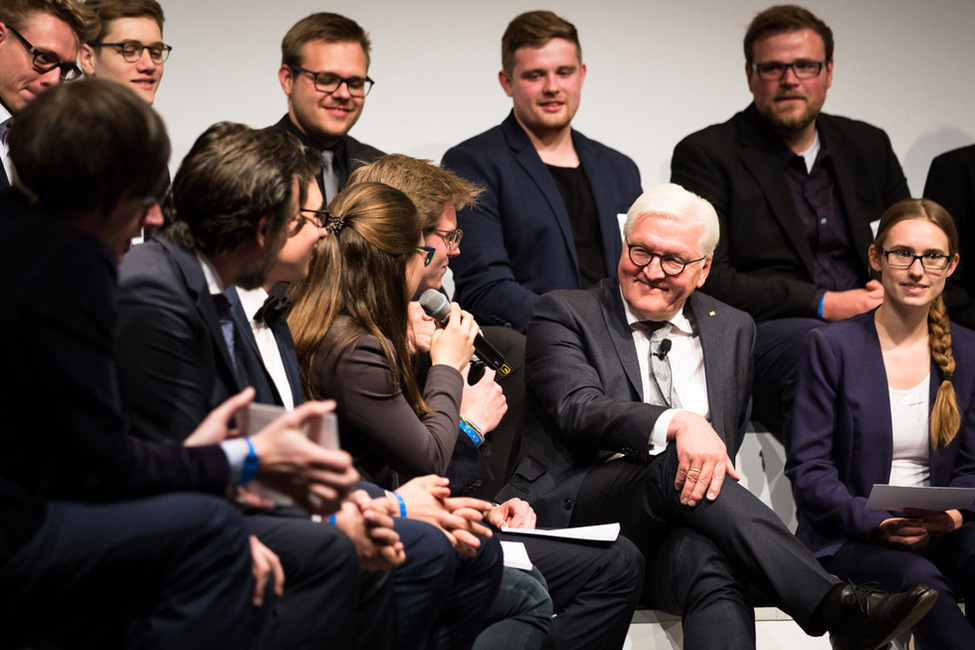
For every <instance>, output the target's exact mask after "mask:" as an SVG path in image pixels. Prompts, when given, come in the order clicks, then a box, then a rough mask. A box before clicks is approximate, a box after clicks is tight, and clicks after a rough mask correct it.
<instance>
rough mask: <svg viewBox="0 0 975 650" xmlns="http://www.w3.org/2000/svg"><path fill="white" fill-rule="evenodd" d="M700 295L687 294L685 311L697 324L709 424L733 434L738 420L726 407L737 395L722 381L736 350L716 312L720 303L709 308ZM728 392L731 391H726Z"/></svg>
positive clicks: (726, 382)
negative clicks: (688, 296) (706, 392)
mask: <svg viewBox="0 0 975 650" xmlns="http://www.w3.org/2000/svg"><path fill="white" fill-rule="evenodd" d="M703 302H704V301H703V300H702V298H701V296H700V295H699V294H698V293H697V292H695V293H692V294H691V295H690V298H688V300H687V305H686V306H685V307H684V313H685V315H686V316H687V317H688V319H689V320H690V321H691V322H692V323H694V326H695V327H696V328H697V335H698V339H699V340H700V341H701V352H702V354H703V355H704V376H705V381H706V383H707V388H708V410H709V411H710V412H711V426H712V427H713V428H714V430H715V431H717V432H718V433H719V434H721V437H722V438H725V435H734V433H735V431H736V430H737V427H738V423H737V422H736V421H735V420H734V416H733V415H732V414H729V413H728V412H727V409H729V408H732V407H734V405H735V404H736V403H737V401H738V396H737V395H736V394H735V392H734V388H735V387H734V385H733V384H732V383H729V382H728V381H725V379H726V378H728V377H731V376H733V375H732V374H730V373H732V372H733V370H734V363H735V350H734V348H733V347H732V346H731V345H730V341H729V340H728V339H727V337H726V333H727V332H726V330H725V328H723V327H722V321H723V319H722V317H721V314H720V313H719V312H720V310H721V308H722V306H721V305H713V308H711V309H709V308H707V307H706V306H705V305H703V304H702V303H703ZM729 392H730V394H729Z"/></svg>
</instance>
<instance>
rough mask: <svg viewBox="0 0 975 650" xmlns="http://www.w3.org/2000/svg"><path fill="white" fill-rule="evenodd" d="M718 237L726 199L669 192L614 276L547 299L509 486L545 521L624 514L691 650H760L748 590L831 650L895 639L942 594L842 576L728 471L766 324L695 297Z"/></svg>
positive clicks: (657, 199)
mask: <svg viewBox="0 0 975 650" xmlns="http://www.w3.org/2000/svg"><path fill="white" fill-rule="evenodd" d="M717 241H718V218H717V215H716V213H715V211H714V208H713V207H711V205H710V204H709V203H708V202H707V201H704V200H703V199H701V198H700V197H698V196H696V195H693V194H691V193H690V192H687V191H686V190H684V189H683V188H681V187H680V186H677V185H661V186H658V187H656V188H653V189H651V190H650V191H648V192H646V193H645V194H643V195H642V196H641V197H640V198H639V199H637V201H636V203H634V204H633V206H632V207H631V208H630V210H629V212H628V214H627V220H626V224H625V226H624V252H623V255H622V256H621V257H620V262H619V269H618V277H617V278H612V279H607V280H604V281H603V282H601V283H600V284H598V285H596V286H595V287H593V288H591V289H589V290H586V291H555V292H552V293H550V294H546V295H545V296H543V297H542V298H540V299H539V301H538V303H537V305H536V308H535V312H534V314H533V316H532V320H531V321H530V322H529V326H528V342H527V351H526V365H527V382H528V400H529V401H528V406H527V408H526V424H525V428H524V430H523V434H522V435H523V441H522V450H523V455H522V459H521V461H520V463H519V466H518V468H517V469H516V471H515V476H514V478H513V479H512V481H511V483H510V484H509V485H508V486H507V487H506V488H505V489H504V490H502V493H501V495H499V496H501V497H504V498H508V497H510V496H522V497H524V498H525V499H526V500H528V501H529V502H530V503H531V504H532V505H533V507H534V508H535V510H536V512H537V515H538V522H539V524H540V525H543V526H566V525H570V524H571V525H589V524H599V523H607V522H613V521H618V522H620V523H621V527H622V531H621V532H622V533H623V534H624V535H626V536H627V537H629V538H630V539H631V540H632V541H633V542H635V543H636V544H637V546H638V547H640V549H641V550H642V551H643V553H644V556H645V558H646V560H647V566H648V571H647V582H646V586H645V590H644V600H645V601H647V602H649V603H651V604H653V605H654V606H656V607H659V608H661V609H664V610H667V611H670V612H672V613H675V614H679V615H681V616H683V617H684V647H685V648H712V649H713V648H714V647H720V648H748V647H754V645H755V632H754V624H753V610H752V604H751V597H750V590H751V588H757V589H758V590H760V591H761V592H762V593H763V594H764V596H765V597H767V598H768V599H770V600H771V601H772V602H773V603H774V604H776V605H777V606H779V607H781V608H782V609H783V610H785V611H786V612H788V613H789V614H791V615H792V616H793V618H795V620H796V622H797V623H798V624H799V625H800V626H802V628H803V629H804V630H805V631H807V632H808V633H810V634H823V633H824V632H825V631H829V632H830V633H831V634H832V642H833V645H834V647H835V648H868V647H869V648H875V647H876V648H879V647H884V645H885V644H886V643H887V639H889V638H890V637H891V636H896V634H898V633H899V632H898V630H901V631H902V630H904V629H906V626H907V625H908V623H909V621H911V620H915V621H916V620H917V619H918V618H920V616H921V615H923V613H924V612H926V611H927V609H928V607H929V606H930V603H931V602H933V600H932V597H931V595H930V593H931V592H930V590H928V589H927V588H920V587H919V588H917V589H916V590H915V591H914V592H908V593H906V594H901V595H896V596H890V595H889V594H884V593H882V592H870V591H869V590H865V589H863V588H861V587H856V586H854V585H843V584H842V583H840V582H839V580H838V579H837V578H835V577H834V576H830V575H828V574H827V573H826V572H825V571H824V570H823V569H822V567H820V565H819V563H818V562H817V561H816V560H815V558H813V557H812V555H811V554H810V553H809V552H808V551H807V550H806V548H805V547H804V546H803V545H802V544H801V543H800V542H799V541H798V540H797V539H796V538H795V537H794V536H793V535H792V534H791V533H790V532H789V531H788V529H786V528H785V526H784V525H783V524H782V522H781V520H779V519H778V517H777V516H776V515H775V514H774V513H773V512H772V511H771V510H769V509H768V508H767V507H766V506H765V505H764V504H762V503H761V502H760V501H759V500H758V499H757V498H755V497H754V496H753V495H752V494H751V493H749V492H748V491H747V490H746V489H745V488H743V487H741V486H740V485H738V484H737V483H736V482H735V481H734V480H725V479H726V477H731V478H732V479H737V478H738V475H737V473H736V472H735V469H734V467H733V465H732V463H731V460H730V458H729V454H730V455H734V452H735V451H736V450H737V446H738V443H739V442H740V436H739V432H740V431H741V430H742V427H743V425H744V423H745V422H746V421H747V416H748V406H747V404H748V394H749V384H750V380H751V348H752V341H753V337H754V331H755V330H754V324H753V323H752V320H751V318H750V317H749V316H748V315H747V314H745V313H743V312H740V311H738V310H736V309H734V308H732V307H729V306H727V305H725V304H724V303H721V302H718V301H717V300H714V299H713V298H710V297H708V296H704V295H700V294H695V293H694V291H695V290H696V289H697V288H699V287H700V286H701V285H703V284H704V282H705V280H706V279H707V276H708V273H709V272H710V270H711V266H712V255H713V253H714V248H715V245H716V244H717ZM854 594H860V595H861V596H863V597H864V598H866V600H868V601H870V603H871V609H869V612H870V614H869V615H866V614H862V613H860V612H859V610H858V609H857V608H856V607H852V606H850V605H849V604H848V603H849V602H850V601H852V600H855V596H854ZM715 621H720V624H721V629H722V635H721V638H720V639H716V638H715V637H714V635H713V634H710V633H709V632H707V630H708V629H709V628H711V626H713V625H714V624H715ZM868 630H869V631H868Z"/></svg>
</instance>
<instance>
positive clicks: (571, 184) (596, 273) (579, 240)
mask: <svg viewBox="0 0 975 650" xmlns="http://www.w3.org/2000/svg"><path fill="white" fill-rule="evenodd" d="M545 166H546V167H548V170H549V173H551V174H552V178H554V179H555V184H556V185H557V186H558V188H559V193H560V194H561V195H562V201H563V202H564V203H565V209H566V210H567V211H568V213H569V223H570V224H571V225H572V238H573V240H575V246H576V257H577V258H578V260H579V286H580V288H582V289H588V288H589V287H591V286H592V285H594V284H596V283H597V282H599V281H600V280H602V279H603V278H605V277H606V259H605V257H604V256H603V236H602V232H601V231H600V229H599V214H598V213H597V212H596V201H595V200H594V199H593V197H592V188H591V187H589V179H588V178H586V172H585V171H583V169H582V166H581V165H580V166H579V167H556V166H554V165H545Z"/></svg>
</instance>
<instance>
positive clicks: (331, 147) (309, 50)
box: [274, 12, 383, 205]
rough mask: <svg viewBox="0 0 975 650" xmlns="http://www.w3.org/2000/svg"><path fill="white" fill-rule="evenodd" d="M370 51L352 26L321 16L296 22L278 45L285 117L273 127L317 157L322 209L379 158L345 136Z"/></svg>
mask: <svg viewBox="0 0 975 650" xmlns="http://www.w3.org/2000/svg"><path fill="white" fill-rule="evenodd" d="M371 47H372V43H371V42H370V40H369V35H368V34H367V33H366V32H365V31H364V30H363V29H362V27H360V26H359V24H358V23H356V22H355V21H354V20H352V19H350V18H346V17H345V16H340V15H338V14H333V13H326V12H320V13H314V14H311V15H310V16H308V17H306V18H302V19H301V20H299V21H298V22H297V23H295V24H294V26H292V27H291V29H289V30H288V33H287V34H285V36H284V39H283V40H282V41H281V67H280V68H279V69H278V81H279V82H281V90H283V91H284V94H285V95H287V96H288V114H287V115H285V116H284V117H282V118H281V120H280V121H279V122H278V123H277V124H275V125H274V127H275V128H278V129H283V130H285V131H288V132H289V133H292V134H294V135H296V136H298V138H299V139H300V140H301V141H302V143H303V144H304V145H305V146H307V147H310V148H312V149H313V150H315V151H317V152H318V153H319V154H320V155H321V157H322V167H321V171H320V173H318V174H316V176H315V178H317V179H318V187H319V189H320V190H321V191H322V195H323V196H324V197H325V204H326V205H328V204H329V203H331V201H332V199H334V198H335V195H336V194H338V193H339V192H340V191H341V190H342V189H343V188H344V187H345V184H346V182H347V181H348V178H349V174H351V173H352V172H353V171H355V169H356V168H357V167H358V166H359V165H361V164H362V163H364V162H370V161H372V160H375V159H376V158H378V157H379V156H381V155H383V152H382V151H379V150H378V149H376V148H375V147H370V146H369V145H367V144H363V143H362V142H359V141H358V140H356V139H355V138H353V137H352V136H350V135H349V130H350V129H352V127H353V126H354V125H355V123H356V122H357V121H358V120H359V117H360V116H361V115H362V108H363V106H365V103H366V95H368V94H369V91H370V90H371V89H372V84H373V80H372V79H370V78H369V74H368V73H369V53H370V49H371Z"/></svg>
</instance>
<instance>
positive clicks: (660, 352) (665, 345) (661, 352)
mask: <svg viewBox="0 0 975 650" xmlns="http://www.w3.org/2000/svg"><path fill="white" fill-rule="evenodd" d="M671 345H673V344H672V343H671V342H670V339H664V340H663V341H661V342H660V347H659V348H657V351H656V352H654V353H653V356H655V357H657V358H658V359H660V360H661V361H663V360H664V359H666V358H667V353H668V352H670V346H671Z"/></svg>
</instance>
